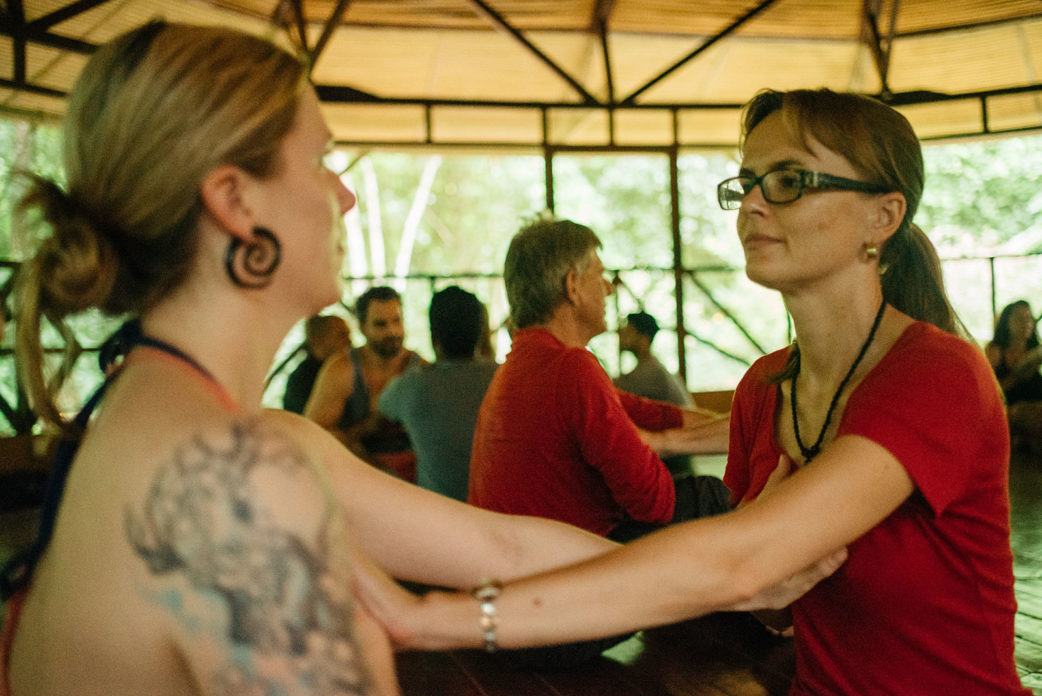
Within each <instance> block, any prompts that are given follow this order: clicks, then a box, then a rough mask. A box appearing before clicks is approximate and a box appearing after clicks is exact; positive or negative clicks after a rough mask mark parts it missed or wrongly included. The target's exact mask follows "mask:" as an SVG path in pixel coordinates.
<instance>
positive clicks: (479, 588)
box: [470, 580, 503, 652]
mask: <svg viewBox="0 0 1042 696" xmlns="http://www.w3.org/2000/svg"><path fill="white" fill-rule="evenodd" d="M502 590H503V583H501V582H500V581H499V580H483V581H482V582H481V583H480V584H478V585H476V586H475V587H474V588H473V589H471V591H470V596H471V597H473V598H474V599H476V600H478V603H479V606H480V607H481V617H480V618H479V619H478V621H479V623H478V625H479V626H481V632H482V634H483V635H484V637H485V652H495V651H496V649H497V648H498V647H499V646H498V645H497V644H496V627H497V626H498V625H499V620H498V617H497V616H496V605H495V603H494V602H495V601H496V597H498V596H499V593H500V592H501V591H502Z"/></svg>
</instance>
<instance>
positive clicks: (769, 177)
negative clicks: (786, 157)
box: [763, 169, 803, 203]
mask: <svg viewBox="0 0 1042 696" xmlns="http://www.w3.org/2000/svg"><path fill="white" fill-rule="evenodd" d="M763 193H764V198H766V199H767V202H768V203H791V202H792V201H794V200H796V199H797V198H799V197H800V194H802V193H803V185H802V181H801V178H800V173H799V172H795V171H791V170H787V169H779V170H778V171H776V172H770V173H768V174H766V175H765V176H764V177H763Z"/></svg>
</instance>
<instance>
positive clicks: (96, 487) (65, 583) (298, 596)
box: [11, 355, 371, 696]
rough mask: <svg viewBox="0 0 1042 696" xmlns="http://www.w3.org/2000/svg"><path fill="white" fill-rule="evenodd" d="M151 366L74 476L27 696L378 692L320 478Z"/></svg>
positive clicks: (134, 371)
mask: <svg viewBox="0 0 1042 696" xmlns="http://www.w3.org/2000/svg"><path fill="white" fill-rule="evenodd" d="M136 357H138V356H136V355H134V356H132V357H131V358H130V361H129V363H128V365H127V367H126V368H125V374H123V375H121V376H120V377H119V378H118V379H117V381H116V383H115V384H114V385H113V387H112V389H111V390H110V393H109V394H108V395H107V397H106V399H105V402H104V405H103V408H102V409H101V411H100V412H99V413H98V415H97V418H96V420H95V422H94V423H93V424H92V425H91V426H90V428H89V431H88V435H87V436H86V438H85V439H84V441H83V444H82V446H81V448H80V451H79V453H78V455H77V458H76V460H75V463H74V466H73V468H72V470H71V472H70V475H69V479H68V484H67V486H66V492H65V495H64V499H63V501H62V504H61V507H60V511H59V514H58V518H57V525H56V529H55V534H54V538H53V540H52V541H51V544H50V546H49V548H48V550H47V552H46V554H45V555H44V557H43V559H42V561H41V563H40V565H39V566H38V568H37V571H36V573H35V575H34V577H33V580H32V584H31V586H30V589H29V593H28V596H27V598H26V602H25V605H24V609H23V612H22V617H21V621H20V625H19V627H18V632H17V634H16V636H15V641H14V645H13V651H12V659H11V686H12V691H13V694H14V695H15V696H23V695H28V694H37V693H39V694H50V693H62V694H115V693H148V694H156V695H159V696H163V695H166V694H171V695H175V694H231V693H243V692H250V691H251V690H252V689H259V690H260V691H261V692H264V693H267V692H269V690H270V689H273V688H274V689H276V690H281V691H282V692H284V693H288V694H311V693H323V694H324V693H336V694H368V693H371V691H370V684H369V681H368V679H367V677H366V676H365V675H366V671H367V670H366V669H365V668H364V666H363V658H362V655H361V654H360V652H359V648H358V643H357V640H356V636H355V635H354V633H353V631H354V621H353V619H354V613H353V609H352V605H351V600H350V596H349V590H348V583H347V580H346V559H345V555H346V554H347V546H346V543H345V538H344V536H343V529H342V526H341V517H340V514H339V508H338V507H337V506H336V505H335V504H334V503H333V502H332V499H331V496H330V495H329V494H328V490H327V489H326V487H325V483H324V480H323V479H322V477H321V475H319V474H318V473H317V472H316V470H315V469H314V468H313V467H312V466H311V465H310V464H309V462H308V461H307V460H306V459H305V458H304V456H303V455H302V453H301V451H300V450H299V449H298V448H296V447H295V446H293V445H292V444H290V442H289V441H288V440H287V439H286V438H285V437H283V436H282V434H281V433H279V432H277V431H276V430H274V429H273V428H272V427H271V426H269V425H267V424H265V423H263V422H262V420H261V419H260V418H259V417H258V416H253V417H243V416H241V415H238V414H236V413H233V412H231V411H229V409H228V408H227V406H226V405H225V404H222V403H221V402H220V400H219V399H218V398H217V396H215V394H214V393H213V390H212V389H211V388H209V386H208V385H207V383H205V382H204V381H203V380H201V379H199V378H198V377H196V376H190V375H188V374H187V371H186V370H185V368H183V367H180V368H178V367H177V366H174V365H171V364H168V363H166V362H163V361H155V360H148V359H145V360H139V361H135V360H134V359H135V358H136Z"/></svg>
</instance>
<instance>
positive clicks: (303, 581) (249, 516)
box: [124, 423, 369, 694]
mask: <svg viewBox="0 0 1042 696" xmlns="http://www.w3.org/2000/svg"><path fill="white" fill-rule="evenodd" d="M273 477H274V478H273ZM313 477H314V474H313V473H311V470H310V467H309V465H308V463H307V462H306V461H305V459H304V457H303V455H302V453H301V452H299V450H297V449H296V448H294V447H293V446H291V445H290V444H288V443H287V442H286V441H284V440H283V439H282V438H281V437H279V436H277V435H274V434H272V433H270V432H268V431H267V430H266V429H264V428H263V427H261V426H259V425H257V424H255V423H247V424H236V425H234V426H232V427H231V429H230V432H228V433H227V434H225V435H223V436H219V437H212V436H203V435H197V436H196V437H194V438H193V439H192V440H191V441H190V442H188V443H187V444H185V445H184V446H182V447H181V448H180V449H179V450H178V451H177V452H176V454H175V455H174V457H173V459H172V460H171V461H169V462H167V463H166V464H164V465H162V466H161V467H159V469H158V471H157V473H156V476H155V479H154V480H153V481H152V484H151V487H150V489H149V491H148V494H147V497H146V500H145V501H144V505H143V506H142V508H141V509H138V510H134V509H128V510H127V511H126V513H125V516H124V527H125V530H126V535H127V538H128V540H129V543H130V545H131V546H132V547H133V549H134V552H135V553H136V555H137V556H138V557H140V558H141V559H142V560H143V561H144V562H145V564H146V566H147V568H148V570H149V571H150V572H151V573H152V574H153V575H167V574H178V575H180V576H181V579H182V580H183V581H185V582H186V583H187V584H188V585H189V586H191V587H192V588H193V589H195V590H196V591H198V592H199V593H201V594H203V595H206V596H209V597H212V598H215V599H216V604H215V605H214V606H217V607H220V608H221V609H222V610H223V611H224V612H226V619H225V620H224V621H222V622H220V623H219V625H220V626H226V627H227V628H226V629H224V628H222V629H221V630H222V632H223V631H225V630H226V631H227V635H222V636H219V637H218V638H219V639H220V640H223V641H224V642H226V643H227V644H228V648H229V649H228V655H229V658H228V660H227V663H226V665H225V666H224V667H223V668H219V670H218V673H217V674H216V675H215V677H214V679H215V683H214V684H213V688H214V690H215V692H216V693H219V694H242V693H248V694H253V693H257V694H275V693H293V692H296V691H297V690H301V691H303V692H305V693H316V694H367V693H369V680H368V677H367V675H366V670H365V667H364V665H363V662H362V660H361V654H360V652H359V646H358V644H357V639H356V636H355V634H354V630H353V623H352V606H351V596H350V592H349V587H348V585H347V581H346V579H345V578H343V577H342V576H343V573H342V572H340V573H338V574H334V573H332V572H331V571H330V560H331V558H332V557H333V556H335V555H337V554H338V553H340V551H341V550H338V549H336V548H330V542H331V541H333V543H334V544H335V543H336V535H335V534H332V532H333V531H334V530H331V529H330V527H331V525H332V522H331V521H330V520H331V516H330V515H327V514H322V515H318V516H317V519H318V522H317V523H316V524H315V525H314V529H311V530H307V531H302V526H301V525H298V524H293V525H290V524H287V523H286V522H284V521H283V520H284V518H285V517H286V516H287V513H286V511H284V510H282V511H280V510H277V509H274V508H273V505H272V500H273V499H277V495H276V496H273V495H272V494H271V491H270V490H269V491H268V492H267V493H261V492H260V490H259V487H261V486H264V485H265V484H264V482H265V481H267V483H268V485H269V488H270V484H271V482H272V481H273V480H274V481H279V480H280V478H284V479H285V480H287V481H298V482H299V481H301V480H303V481H306V482H307V481H310V482H314V478H313ZM315 486H316V488H317V483H315ZM319 501H320V499H319ZM315 504H316V506H318V505H321V504H322V503H321V502H316V503H315ZM304 527H306V525H304ZM175 604H176V606H173V607H171V609H172V610H173V611H174V612H175V613H176V614H179V616H178V617H177V618H178V619H179V620H180V621H182V622H184V623H185V624H186V625H193V624H198V621H196V620H195V618H194V617H192V616H190V612H189V611H188V610H186V609H185V606H184V605H183V604H182V603H180V602H176V603H175ZM276 667H277V670H275V669H274V668H276ZM276 673H277V674H278V675H279V676H273V674H276ZM286 680H290V681H291V682H292V683H289V682H286ZM280 681H282V682H286V683H280Z"/></svg>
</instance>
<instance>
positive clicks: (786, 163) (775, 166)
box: [738, 158, 807, 176]
mask: <svg viewBox="0 0 1042 696" xmlns="http://www.w3.org/2000/svg"><path fill="white" fill-rule="evenodd" d="M805 166H807V165H806V164H804V163H803V162H800V161H799V160H794V159H791V158H790V159H783V160H777V161H775V162H771V163H770V164H768V165H767V168H766V169H764V170H763V171H764V172H773V171H777V170H779V169H797V168H800V167H805ZM738 175H739V176H756V173H755V172H754V171H753V170H751V169H749V168H748V167H742V168H741V169H739V170H738Z"/></svg>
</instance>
